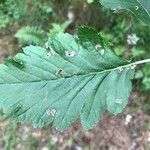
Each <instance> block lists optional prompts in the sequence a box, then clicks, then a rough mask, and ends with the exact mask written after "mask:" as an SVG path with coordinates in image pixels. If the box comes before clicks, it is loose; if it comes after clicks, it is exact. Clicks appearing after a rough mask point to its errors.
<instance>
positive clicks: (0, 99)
mask: <svg viewBox="0 0 150 150" xmlns="http://www.w3.org/2000/svg"><path fill="white" fill-rule="evenodd" d="M134 67H135V66H134V65H132V64H129V63H128V62H127V61H125V60H122V59H120V58H119V57H117V56H116V55H115V54H114V53H113V52H112V51H111V50H110V49H109V48H107V47H106V45H105V42H104V40H103V39H102V37H101V36H100V34H99V33H97V32H96V31H95V30H94V29H90V28H87V27H81V28H79V30H78V34H77V36H72V35H69V34H67V33H66V34H64V33H59V34H57V35H55V36H52V37H51V38H50V39H49V42H48V45H47V49H46V48H42V47H37V46H28V47H26V48H24V49H23V53H19V54H17V55H16V56H14V57H13V58H12V59H8V60H6V61H5V63H4V64H1V65H0V108H2V109H3V112H4V113H5V114H6V115H8V116H11V117H13V118H14V119H16V120H17V121H20V122H30V121H31V122H32V123H33V125H34V127H43V126H44V125H45V124H50V123H53V124H54V125H55V127H56V128H57V129H58V130H60V131H63V130H64V129H66V128H68V127H69V126H70V125H71V124H72V123H73V122H74V121H75V120H76V119H77V118H81V123H82V125H83V127H84V128H85V129H90V128H92V126H93V125H94V124H95V123H96V122H98V121H99V120H100V119H101V116H102V113H103V112H104V111H106V110H108V111H109V112H110V113H112V114H115V115H116V114H118V113H120V112H121V111H122V110H123V109H124V108H125V106H126V104H127V100H128V96H129V92H130V91H131V88H132V85H131V79H132V78H133V75H134Z"/></svg>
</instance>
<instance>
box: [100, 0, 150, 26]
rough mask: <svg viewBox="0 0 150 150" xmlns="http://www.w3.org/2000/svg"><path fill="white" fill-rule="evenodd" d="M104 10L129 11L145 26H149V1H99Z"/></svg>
mask: <svg viewBox="0 0 150 150" xmlns="http://www.w3.org/2000/svg"><path fill="white" fill-rule="evenodd" d="M100 3H101V4H102V5H103V6H105V7H106V8H111V9H112V10H115V11H118V10H123V9H126V10H129V11H130V12H132V13H133V14H134V15H135V16H137V17H138V18H139V19H140V20H141V21H143V22H144V23H145V24H148V25H150V0H100Z"/></svg>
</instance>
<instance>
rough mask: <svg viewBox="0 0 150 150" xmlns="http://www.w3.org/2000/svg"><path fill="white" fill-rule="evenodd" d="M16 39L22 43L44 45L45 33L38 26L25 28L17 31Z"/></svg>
mask: <svg viewBox="0 0 150 150" xmlns="http://www.w3.org/2000/svg"><path fill="white" fill-rule="evenodd" d="M15 37H16V38H18V39H19V41H20V42H22V43H28V44H36V45H44V43H45V33H44V31H43V30H42V29H39V28H38V27H36V26H25V27H22V28H21V29H19V30H18V31H17V33H16V34H15Z"/></svg>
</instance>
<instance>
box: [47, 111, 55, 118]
mask: <svg viewBox="0 0 150 150" xmlns="http://www.w3.org/2000/svg"><path fill="white" fill-rule="evenodd" d="M46 114H47V115H48V116H52V117H54V116H55V114H56V109H47V110H46Z"/></svg>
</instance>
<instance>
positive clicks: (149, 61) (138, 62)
mask: <svg viewBox="0 0 150 150" xmlns="http://www.w3.org/2000/svg"><path fill="white" fill-rule="evenodd" d="M144 63H150V59H145V60H140V61H137V62H134V63H131V64H130V65H139V64H144Z"/></svg>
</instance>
